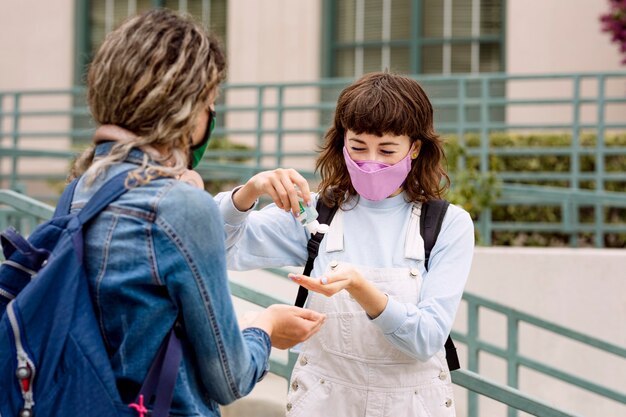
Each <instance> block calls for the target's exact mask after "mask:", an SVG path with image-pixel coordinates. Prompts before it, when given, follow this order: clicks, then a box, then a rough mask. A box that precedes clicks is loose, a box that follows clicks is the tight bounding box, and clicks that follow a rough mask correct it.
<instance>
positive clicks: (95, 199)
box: [74, 170, 130, 224]
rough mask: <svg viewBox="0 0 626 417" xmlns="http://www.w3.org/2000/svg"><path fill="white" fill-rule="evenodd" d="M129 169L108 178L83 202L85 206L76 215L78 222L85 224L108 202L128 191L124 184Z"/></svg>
mask: <svg viewBox="0 0 626 417" xmlns="http://www.w3.org/2000/svg"><path fill="white" fill-rule="evenodd" d="M129 171H130V170H126V171H124V172H121V173H119V174H117V175H116V176H114V177H113V178H111V179H110V180H108V181H107V182H106V183H105V184H104V185H103V186H102V187H101V188H100V189H99V190H98V191H97V192H96V193H95V194H94V195H93V196H91V198H90V199H89V201H88V202H87V204H85V207H83V208H82V209H81V210H80V212H79V213H78V216H77V217H78V221H79V222H80V224H85V223H87V222H88V221H89V220H91V219H93V218H94V217H95V216H97V215H98V213H100V212H101V211H102V210H104V209H105V208H106V207H107V206H108V205H109V204H111V203H112V202H113V201H115V200H116V199H117V198H118V197H119V196H121V195H122V194H124V193H125V192H126V191H128V189H127V188H126V185H125V184H126V177H127V176H128V172H129ZM74 187H76V185H74Z"/></svg>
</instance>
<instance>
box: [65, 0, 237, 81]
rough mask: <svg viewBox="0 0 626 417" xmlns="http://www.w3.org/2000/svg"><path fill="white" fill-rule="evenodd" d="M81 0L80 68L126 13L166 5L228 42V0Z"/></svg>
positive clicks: (78, 52)
mask: <svg viewBox="0 0 626 417" xmlns="http://www.w3.org/2000/svg"><path fill="white" fill-rule="evenodd" d="M79 2H82V3H83V4H82V7H81V5H79V6H78V7H77V10H83V9H84V11H83V19H84V20H86V21H85V22H81V24H79V25H78V27H79V28H82V29H79V30H82V31H84V33H77V34H76V36H77V38H78V39H77V41H78V42H77V44H78V46H77V49H79V50H77V51H76V52H77V61H78V63H79V66H78V67H77V72H80V71H81V70H80V69H84V68H85V67H86V65H87V63H88V62H89V60H90V59H91V57H92V56H93V53H94V52H95V51H96V49H97V48H98V46H99V45H100V44H101V43H102V40H103V39H104V37H105V36H106V34H107V33H109V32H110V31H111V30H113V29H114V28H115V27H117V26H118V25H119V24H120V23H122V21H123V20H124V19H126V18H127V17H129V16H132V15H134V14H136V13H141V12H143V11H146V10H149V9H151V8H154V7H166V8H169V9H172V10H178V11H181V12H186V13H189V14H191V15H192V16H194V17H195V18H196V19H197V20H198V21H201V22H202V23H203V24H204V25H205V27H207V28H209V29H210V30H211V31H212V32H213V33H215V34H216V35H218V36H219V37H220V39H221V40H222V42H223V44H224V45H226V34H227V31H226V18H227V0H91V1H87V0H81V1H79ZM81 38H82V39H81ZM81 43H82V45H80V44H81ZM80 49H82V50H80ZM83 76H84V74H80V73H77V74H76V80H77V82H78V83H81V82H82V81H83Z"/></svg>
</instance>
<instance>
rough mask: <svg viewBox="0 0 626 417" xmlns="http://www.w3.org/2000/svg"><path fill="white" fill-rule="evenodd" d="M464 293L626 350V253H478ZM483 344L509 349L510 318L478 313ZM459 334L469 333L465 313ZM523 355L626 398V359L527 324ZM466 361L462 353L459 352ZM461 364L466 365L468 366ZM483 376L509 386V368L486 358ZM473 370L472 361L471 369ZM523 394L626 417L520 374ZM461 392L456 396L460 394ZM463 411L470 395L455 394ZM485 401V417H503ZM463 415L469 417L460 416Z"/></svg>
mask: <svg viewBox="0 0 626 417" xmlns="http://www.w3.org/2000/svg"><path fill="white" fill-rule="evenodd" d="M466 291H467V292H469V293H471V294H475V295H479V296H482V297H484V298H487V299H489V300H492V301H495V302H498V303H501V304H504V305H506V306H509V307H511V308H513V309H516V310H519V311H521V312H524V313H528V314H531V315H534V316H537V317H539V318H541V319H543V320H546V321H549V322H553V323H555V324H559V325H561V326H564V327H567V328H570V329H572V330H576V331H579V332H582V333H584V334H587V335H590V336H593V337H596V338H599V339H602V340H606V341H608V342H611V343H613V344H616V345H619V346H626V325H625V324H624V319H625V318H626V251H625V250H623V249H622V250H620V249H614V250H600V249H557V248H477V249H476V254H475V258H474V263H473V266H472V271H471V275H470V278H469V280H468V283H467V287H466ZM479 315H480V327H479V334H480V337H481V339H482V340H485V341H488V342H490V343H493V344H496V345H497V346H500V347H502V348H506V318H505V317H504V316H502V315H500V314H498V313H493V312H490V311H486V310H480V311H479ZM455 328H456V329H458V330H459V331H461V332H465V330H466V328H467V326H466V306H465V305H462V307H461V309H460V311H459V314H458V316H457V320H456V323H455ZM519 329H520V333H519V340H520V347H519V351H520V353H521V354H522V355H524V356H525V357H527V358H530V359H533V360H536V361H539V362H542V363H544V364H546V365H549V366H553V367H555V368H557V369H560V370H562V371H565V372H568V373H570V374H573V375H576V376H579V377H582V378H584V379H588V380H591V381H592V382H595V383H597V384H600V385H603V386H606V387H608V388H611V389H613V390H617V391H618V392H622V393H624V392H625V391H624V375H625V374H626V360H624V359H619V358H617V357H615V356H613V355H610V354H605V353H602V352H600V351H599V350H597V349H595V348H588V347H583V346H582V345H581V344H579V343H578V342H571V341H568V340H567V339H565V338H562V337H559V336H554V335H553V334H551V333H549V332H546V331H543V330H539V329H537V328H536V327H534V326H529V325H521V326H520V328H519ZM461 351H462V353H463V354H465V349H464V347H463V348H462V349H461ZM462 361H463V359H462ZM480 361H481V364H480V369H479V371H480V373H481V374H482V375H484V376H486V377H488V378H491V379H493V380H495V381H497V382H500V383H505V382H506V365H505V364H504V362H502V361H501V360H497V359H495V358H494V357H492V356H491V355H488V354H485V355H481V357H480ZM466 363H467V362H466ZM520 388H521V389H522V390H523V391H524V392H526V393H528V394H530V395H533V396H535V397H538V398H541V399H543V400H544V401H547V402H549V403H552V404H554V405H558V406H559V407H561V408H563V409H566V410H570V411H573V412H577V413H579V414H580V415H584V416H618V415H626V406H619V405H617V403H614V402H612V401H610V400H605V399H600V398H599V397H597V396H595V395H592V394H588V393H585V392H583V391H581V390H579V389H576V388H573V387H571V386H570V385H568V384H565V383H561V382H558V381H557V380H555V379H552V378H547V377H544V376H540V375H539V374H537V373H535V372H534V371H529V370H527V369H525V368H522V370H521V371H520ZM462 391H463V390H461V389H458V390H457V393H461V392H462ZM457 397H459V398H458V400H459V401H458V402H457V404H459V406H462V405H463V402H464V401H463V400H464V398H463V397H464V395H462V394H458V395H457ZM500 409H503V407H501V406H499V405H495V404H494V403H493V402H491V401H481V415H493V416H496V415H502V416H504V415H505V414H503V412H498V410H500ZM460 415H461V416H463V415H464V414H460Z"/></svg>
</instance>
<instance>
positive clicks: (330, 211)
mask: <svg viewBox="0 0 626 417" xmlns="http://www.w3.org/2000/svg"><path fill="white" fill-rule="evenodd" d="M315 208H316V210H317V214H318V216H317V221H319V222H320V223H321V224H327V225H330V222H332V220H333V217H334V216H335V213H336V212H337V208H338V206H335V207H333V208H330V207H328V206H327V205H326V204H324V203H322V199H321V198H318V199H317V204H316V205H315ZM323 238H324V234H323V233H316V234H314V235H313V236H311V239H309V243H308V244H307V246H306V248H307V252H308V253H309V258H308V259H307V261H306V265H305V266H304V272H303V273H302V274H303V275H307V276H310V275H311V271H313V263H314V262H315V258H317V254H318V252H319V250H320V243H321V242H322V239H323ZM308 295H309V290H307V289H306V288H304V287H303V286H300V287H299V288H298V295H297V296H296V302H295V306H297V307H304V302H305V301H306V298H307V297H308Z"/></svg>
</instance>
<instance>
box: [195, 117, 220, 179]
mask: <svg viewBox="0 0 626 417" xmlns="http://www.w3.org/2000/svg"><path fill="white" fill-rule="evenodd" d="M214 128H215V111H213V110H210V111H209V120H207V124H206V130H205V131H204V138H203V139H202V142H200V143H198V144H197V145H193V146H192V147H191V148H189V169H194V168H195V167H197V166H198V164H199V163H200V161H202V157H203V156H204V153H205V152H206V148H207V147H208V146H209V139H211V132H213V129H214Z"/></svg>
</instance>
